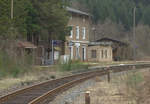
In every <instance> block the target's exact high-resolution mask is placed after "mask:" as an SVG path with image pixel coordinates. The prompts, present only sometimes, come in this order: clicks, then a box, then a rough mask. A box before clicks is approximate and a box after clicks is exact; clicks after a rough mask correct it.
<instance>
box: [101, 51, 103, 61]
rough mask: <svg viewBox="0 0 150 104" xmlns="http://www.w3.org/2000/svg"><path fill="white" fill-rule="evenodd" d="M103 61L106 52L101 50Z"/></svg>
mask: <svg viewBox="0 0 150 104" xmlns="http://www.w3.org/2000/svg"><path fill="white" fill-rule="evenodd" d="M101 55H102V59H103V58H104V51H103V50H101Z"/></svg>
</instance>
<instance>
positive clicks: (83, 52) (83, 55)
mask: <svg viewBox="0 0 150 104" xmlns="http://www.w3.org/2000/svg"><path fill="white" fill-rule="evenodd" d="M82 60H83V61H85V60H86V47H83V48H82Z"/></svg>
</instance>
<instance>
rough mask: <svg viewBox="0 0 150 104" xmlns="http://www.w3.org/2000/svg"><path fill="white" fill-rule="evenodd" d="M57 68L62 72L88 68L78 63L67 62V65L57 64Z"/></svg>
mask: <svg viewBox="0 0 150 104" xmlns="http://www.w3.org/2000/svg"><path fill="white" fill-rule="evenodd" d="M58 68H59V69H60V70H62V71H72V70H80V69H85V68H88V65H85V64H83V63H82V62H80V61H71V60H70V61H68V62H67V63H64V64H61V63H59V65H58Z"/></svg>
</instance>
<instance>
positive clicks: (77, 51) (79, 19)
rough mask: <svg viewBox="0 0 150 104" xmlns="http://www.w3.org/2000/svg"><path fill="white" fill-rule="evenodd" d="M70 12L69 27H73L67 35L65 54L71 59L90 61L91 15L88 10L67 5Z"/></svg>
mask: <svg viewBox="0 0 150 104" xmlns="http://www.w3.org/2000/svg"><path fill="white" fill-rule="evenodd" d="M67 11H68V12H69V13H70V15H71V16H70V20H69V22H68V27H69V28H70V29H71V31H70V34H69V36H67V37H66V42H65V55H67V56H68V57H69V58H70V59H71V60H80V61H88V58H87V56H88V54H87V53H88V44H89V35H90V31H91V16H90V14H88V13H86V12H82V11H80V10H77V9H73V8H70V7H67Z"/></svg>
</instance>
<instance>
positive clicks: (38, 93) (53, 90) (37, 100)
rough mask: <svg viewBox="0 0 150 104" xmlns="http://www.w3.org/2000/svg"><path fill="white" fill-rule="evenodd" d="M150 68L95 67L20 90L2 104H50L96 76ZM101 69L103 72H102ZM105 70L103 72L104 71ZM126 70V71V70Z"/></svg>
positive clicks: (124, 66) (8, 96)
mask: <svg viewBox="0 0 150 104" xmlns="http://www.w3.org/2000/svg"><path fill="white" fill-rule="evenodd" d="M133 66H134V68H133ZM147 67H150V64H128V65H118V66H114V65H113V66H109V70H108V67H95V68H92V69H94V71H89V72H85V73H81V74H76V75H72V76H68V77H64V78H60V79H56V80H50V81H46V82H43V83H40V84H37V85H33V86H30V87H27V88H24V89H20V90H18V91H15V92H13V93H11V94H8V95H5V96H3V97H1V98H0V104H48V103H49V102H50V101H52V100H53V99H54V98H55V96H57V95H58V94H59V93H60V92H62V91H64V90H67V89H68V88H70V87H72V86H74V85H76V84H78V83H81V82H83V81H85V80H87V79H90V78H92V77H95V76H98V75H99V76H102V75H105V74H107V73H109V72H110V71H111V72H114V73H116V72H121V71H126V70H130V69H135V68H136V69H139V68H147ZM100 69H101V70H100ZM102 69H103V70H102ZM125 69H126V70H125Z"/></svg>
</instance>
